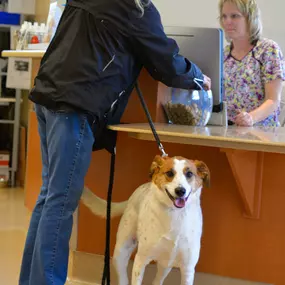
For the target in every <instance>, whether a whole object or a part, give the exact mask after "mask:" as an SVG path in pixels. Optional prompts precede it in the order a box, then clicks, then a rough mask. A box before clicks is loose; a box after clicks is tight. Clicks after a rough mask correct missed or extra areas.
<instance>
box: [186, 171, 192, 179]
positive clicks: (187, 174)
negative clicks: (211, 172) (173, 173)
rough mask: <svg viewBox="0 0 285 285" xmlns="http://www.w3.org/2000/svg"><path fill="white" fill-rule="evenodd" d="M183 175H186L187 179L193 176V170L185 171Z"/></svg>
mask: <svg viewBox="0 0 285 285" xmlns="http://www.w3.org/2000/svg"><path fill="white" fill-rule="evenodd" d="M185 175H186V177H187V178H188V179H190V178H191V177H192V176H193V172H191V171H187V172H186V173H185Z"/></svg>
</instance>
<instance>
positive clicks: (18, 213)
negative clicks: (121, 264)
mask: <svg viewBox="0 0 285 285" xmlns="http://www.w3.org/2000/svg"><path fill="white" fill-rule="evenodd" d="M29 217H30V215H29V212H28V211H27V210H26V208H25V206H24V191H23V189H21V188H15V189H1V188H0V284H1V285H17V284H18V276H19V269H20V264H21V258H22V251H23V247H24V242H25V236H26V231H27V227H28V223H29ZM84 264H85V267H87V268H89V269H90V270H91V271H93V270H94V264H93V262H92V264H88V263H87V264H88V265H87V264H86V263H84ZM91 268H93V270H92V269H91ZM196 277H197V278H196V282H195V285H261V284H263V283H255V282H247V281H241V280H233V279H230V278H222V277H217V276H212V275H208V274H197V276H196ZM177 279H178V278H175V280H177ZM172 280H173V279H172ZM169 281H170V280H169ZM169 281H168V282H169ZM168 282H165V283H166V285H168V284H169V283H168ZM178 283H179V282H178ZM87 284H88V283H84V282H75V281H73V282H69V283H68V285H87ZM170 284H171V285H173V281H172V282H170ZM89 285H91V284H90V283H89ZM93 285H95V284H94V283H93ZM148 285H149V284H148ZM264 285H265V284H264Z"/></svg>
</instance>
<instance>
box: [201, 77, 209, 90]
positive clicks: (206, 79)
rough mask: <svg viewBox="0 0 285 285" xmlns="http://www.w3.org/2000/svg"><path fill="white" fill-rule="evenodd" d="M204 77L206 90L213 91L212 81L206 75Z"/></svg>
mask: <svg viewBox="0 0 285 285" xmlns="http://www.w3.org/2000/svg"><path fill="white" fill-rule="evenodd" d="M203 75H204V82H203V87H204V88H205V89H206V90H211V79H210V78H209V77H208V76H206V75H205V74H203Z"/></svg>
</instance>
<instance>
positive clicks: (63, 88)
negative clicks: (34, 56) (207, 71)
mask: <svg viewBox="0 0 285 285" xmlns="http://www.w3.org/2000/svg"><path fill="white" fill-rule="evenodd" d="M142 67H145V68H146V69H147V70H148V72H149V73H150V74H151V76H152V77H153V78H154V79H156V80H159V81H161V82H163V83H164V84H166V85H167V86H171V87H178V88H184V89H196V88H197V86H196V85H195V83H194V82H193V79H194V78H195V77H196V78H199V79H203V74H202V72H201V71H200V69H199V68H198V67H197V66H196V65H195V64H194V63H192V62H190V61H189V60H188V59H186V58H184V57H183V56H181V55H179V48H178V46H177V44H176V42H175V41H174V40H172V39H169V38H167V36H166V35H165V33H164V30H163V26H162V23H161V19H160V15H159V12H158V11H157V9H156V8H155V6H154V5H153V4H152V3H150V4H149V5H148V6H147V7H146V8H145V12H144V15H143V17H140V12H139V10H138V9H137V8H136V6H135V3H134V1H133V0H69V1H68V4H67V6H66V8H65V10H64V13H63V15H62V17H61V20H60V23H59V26H58V29H57V31H56V34H55V36H54V38H53V40H52V42H51V44H50V46H49V48H48V49H47V51H46V53H45V55H44V57H43V59H42V62H41V67H40V69H39V73H38V75H37V77H36V79H35V86H34V88H33V89H32V91H31V93H30V96H29V98H30V99H31V100H32V101H33V102H35V103H38V104H41V105H44V106H46V107H48V108H50V109H62V108H63V109H64V108H71V109H72V108H73V109H77V110H81V111H84V112H88V113H92V114H93V115H94V116H96V118H99V119H100V118H102V116H103V115H104V114H105V113H106V112H107V111H108V110H109V109H110V106H111V105H112V103H113V102H114V101H115V100H116V99H117V98H118V96H119V94H124V95H123V96H125V97H127V98H128V96H129V94H130V93H131V91H132V88H133V83H134V82H135V80H136V79H137V77H138V75H139V73H140V71H141V69H142ZM126 103H127V100H125V104H123V105H124V106H122V108H121V111H120V112H119V113H120V114H122V109H124V107H125V105H126Z"/></svg>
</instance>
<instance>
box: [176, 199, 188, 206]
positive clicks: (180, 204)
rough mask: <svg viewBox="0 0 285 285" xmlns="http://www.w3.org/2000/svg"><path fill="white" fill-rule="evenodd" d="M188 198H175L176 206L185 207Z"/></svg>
mask: <svg viewBox="0 0 285 285" xmlns="http://www.w3.org/2000/svg"><path fill="white" fill-rule="evenodd" d="M185 204H186V200H185V199H183V198H177V199H175V200H174V206H175V207H177V208H184V206H185Z"/></svg>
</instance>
